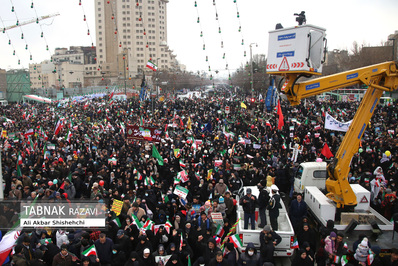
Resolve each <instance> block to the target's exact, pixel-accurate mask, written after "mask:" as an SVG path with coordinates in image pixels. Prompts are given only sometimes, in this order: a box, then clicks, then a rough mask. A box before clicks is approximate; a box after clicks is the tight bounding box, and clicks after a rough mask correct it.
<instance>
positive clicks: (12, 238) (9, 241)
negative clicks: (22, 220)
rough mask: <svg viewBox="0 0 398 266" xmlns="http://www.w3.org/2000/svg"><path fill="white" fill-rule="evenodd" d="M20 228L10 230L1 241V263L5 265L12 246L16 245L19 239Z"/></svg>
mask: <svg viewBox="0 0 398 266" xmlns="http://www.w3.org/2000/svg"><path fill="white" fill-rule="evenodd" d="M20 229H21V228H20ZM20 229H19V230H12V231H9V232H8V233H7V234H5V235H4V236H3V238H2V239H1V242H0V265H3V263H4V262H5V261H6V259H7V257H8V255H9V254H10V252H11V250H12V248H13V247H14V246H15V244H16V240H17V239H18V237H19V235H20V234H21V231H20Z"/></svg>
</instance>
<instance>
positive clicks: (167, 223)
mask: <svg viewBox="0 0 398 266" xmlns="http://www.w3.org/2000/svg"><path fill="white" fill-rule="evenodd" d="M164 226H165V227H169V228H170V227H172V224H171V222H170V221H169V220H168V219H167V222H166V223H165V224H164Z"/></svg>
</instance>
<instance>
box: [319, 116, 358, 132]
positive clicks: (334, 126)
mask: <svg viewBox="0 0 398 266" xmlns="http://www.w3.org/2000/svg"><path fill="white" fill-rule="evenodd" d="M351 122H352V120H351V121H349V122H345V123H344V122H340V121H338V120H336V119H334V118H333V117H332V116H331V115H330V114H329V113H327V112H326V114H325V129H330V130H336V131H343V132H347V131H348V128H349V127H350V125H351Z"/></svg>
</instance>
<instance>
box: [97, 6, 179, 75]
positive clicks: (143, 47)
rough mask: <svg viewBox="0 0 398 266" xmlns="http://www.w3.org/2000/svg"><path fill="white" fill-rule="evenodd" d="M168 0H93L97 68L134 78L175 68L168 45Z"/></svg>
mask: <svg viewBox="0 0 398 266" xmlns="http://www.w3.org/2000/svg"><path fill="white" fill-rule="evenodd" d="M168 2H169V1H168V0H109V1H108V0H95V16H96V21H95V23H96V38H97V39H96V44H97V45H96V49H97V51H96V52H97V65H98V66H99V69H100V70H98V71H101V72H102V73H103V74H104V75H105V76H109V77H115V76H117V77H119V79H121V78H123V77H135V76H136V75H137V74H138V73H140V72H142V71H148V70H149V69H148V68H146V64H147V62H148V60H150V59H151V60H152V62H153V63H155V64H156V65H157V66H158V68H159V69H168V70H177V68H178V64H177V60H176V58H175V55H173V54H172V51H171V50H170V49H169V47H168V46H167V3H168Z"/></svg>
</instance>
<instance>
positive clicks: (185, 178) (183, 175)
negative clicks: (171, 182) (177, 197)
mask: <svg viewBox="0 0 398 266" xmlns="http://www.w3.org/2000/svg"><path fill="white" fill-rule="evenodd" d="M177 179H179V180H181V181H182V183H185V182H187V181H188V180H189V177H188V173H187V171H185V170H183V171H181V172H179V173H178V174H177Z"/></svg>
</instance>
